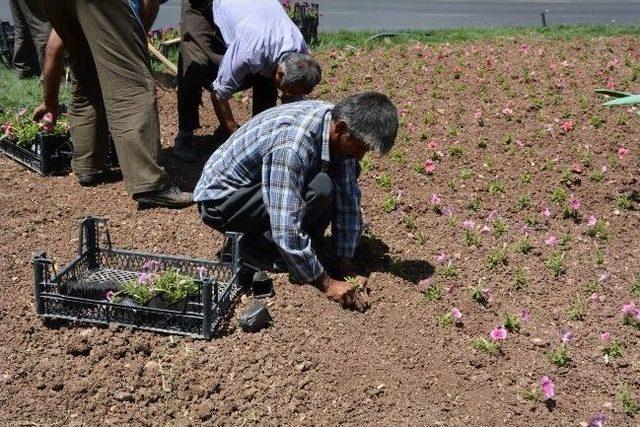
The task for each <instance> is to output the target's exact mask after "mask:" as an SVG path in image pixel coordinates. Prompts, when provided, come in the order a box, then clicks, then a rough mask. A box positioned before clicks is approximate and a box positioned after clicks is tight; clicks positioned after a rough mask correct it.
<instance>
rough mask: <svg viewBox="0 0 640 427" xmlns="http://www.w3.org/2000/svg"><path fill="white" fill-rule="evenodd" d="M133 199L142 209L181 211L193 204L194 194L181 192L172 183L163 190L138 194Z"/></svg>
mask: <svg viewBox="0 0 640 427" xmlns="http://www.w3.org/2000/svg"><path fill="white" fill-rule="evenodd" d="M133 198H134V200H137V201H138V207H139V208H140V209H147V208H156V207H162V208H173V209H181V208H186V207H187V206H190V205H192V204H193V194H192V193H187V192H185V191H182V190H180V189H179V188H178V186H177V185H175V184H174V183H171V182H170V183H168V184H167V185H166V186H164V188H162V189H161V190H157V191H150V192H147V193H140V194H136V195H134V196H133Z"/></svg>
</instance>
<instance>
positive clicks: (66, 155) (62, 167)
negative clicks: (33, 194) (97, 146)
mask: <svg viewBox="0 0 640 427" xmlns="http://www.w3.org/2000/svg"><path fill="white" fill-rule="evenodd" d="M0 153H3V154H4V155H6V156H7V157H10V158H12V159H13V160H15V161H17V162H18V163H20V164H22V165H24V166H26V167H27V168H29V169H31V170H32V171H34V172H37V173H39V174H40V175H42V176H48V175H66V174H68V173H69V172H71V159H72V158H73V143H72V142H71V140H70V139H69V136H68V135H65V136H59V135H48V134H46V133H40V134H38V136H37V138H36V139H35V140H34V141H33V142H32V143H31V144H29V145H28V146H20V145H18V144H15V143H13V142H11V141H9V140H7V139H3V140H0ZM106 165H107V166H108V167H110V168H117V167H119V164H118V156H117V155H116V151H115V147H114V145H113V140H112V139H111V138H109V151H108V153H107V159H106Z"/></svg>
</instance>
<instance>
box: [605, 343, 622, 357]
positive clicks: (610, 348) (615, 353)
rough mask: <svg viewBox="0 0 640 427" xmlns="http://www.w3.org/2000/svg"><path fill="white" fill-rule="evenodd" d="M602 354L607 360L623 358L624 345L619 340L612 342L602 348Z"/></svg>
mask: <svg viewBox="0 0 640 427" xmlns="http://www.w3.org/2000/svg"><path fill="white" fill-rule="evenodd" d="M602 353H603V354H604V355H605V356H606V357H607V359H617V358H619V357H622V344H620V342H619V341H618V340H610V341H609V342H607V343H606V344H605V346H604V347H603V348H602Z"/></svg>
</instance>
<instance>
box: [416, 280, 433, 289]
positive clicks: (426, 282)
mask: <svg viewBox="0 0 640 427" xmlns="http://www.w3.org/2000/svg"><path fill="white" fill-rule="evenodd" d="M430 286H431V278H430V277H429V278H426V279H422V280H420V281H419V282H418V289H420V291H421V292H425V291H426V290H427V289H429V287H430Z"/></svg>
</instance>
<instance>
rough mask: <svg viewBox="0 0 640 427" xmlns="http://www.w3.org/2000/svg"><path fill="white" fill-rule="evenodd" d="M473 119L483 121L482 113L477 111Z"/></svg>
mask: <svg viewBox="0 0 640 427" xmlns="http://www.w3.org/2000/svg"><path fill="white" fill-rule="evenodd" d="M473 118H474V119H475V120H478V121H480V120H482V111H476V112H475V114H474V115H473Z"/></svg>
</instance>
